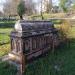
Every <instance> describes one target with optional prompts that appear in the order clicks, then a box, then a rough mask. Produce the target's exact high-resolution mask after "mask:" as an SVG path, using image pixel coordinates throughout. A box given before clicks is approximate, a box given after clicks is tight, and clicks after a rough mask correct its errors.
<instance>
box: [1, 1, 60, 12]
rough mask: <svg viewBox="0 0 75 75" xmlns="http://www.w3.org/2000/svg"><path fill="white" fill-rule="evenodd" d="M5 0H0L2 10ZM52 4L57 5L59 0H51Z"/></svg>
mask: <svg viewBox="0 0 75 75" xmlns="http://www.w3.org/2000/svg"><path fill="white" fill-rule="evenodd" d="M34 1H35V2H36V3H37V2H38V0H34ZM5 2H6V0H0V11H2V12H3V3H5ZM52 2H53V5H58V3H59V0H52Z"/></svg>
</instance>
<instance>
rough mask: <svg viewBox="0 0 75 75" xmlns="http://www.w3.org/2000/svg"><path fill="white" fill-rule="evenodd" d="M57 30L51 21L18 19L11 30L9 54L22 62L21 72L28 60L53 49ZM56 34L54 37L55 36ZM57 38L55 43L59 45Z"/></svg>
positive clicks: (18, 61)
mask: <svg viewBox="0 0 75 75" xmlns="http://www.w3.org/2000/svg"><path fill="white" fill-rule="evenodd" d="M57 32H58V31H57V30H56V29H55V28H54V25H53V23H52V22H50V21H24V20H23V21H18V22H17V23H16V24H15V29H14V30H13V31H12V32H11V35H10V37H11V53H9V56H11V58H12V59H13V60H16V61H17V63H19V64H21V72H22V73H23V71H24V69H25V64H26V61H27V60H30V59H32V58H35V57H37V56H39V55H42V54H45V53H46V52H48V51H49V50H51V48H52V46H53V40H54V38H55V39H56V38H57V36H56V35H57ZM53 36H54V37H53ZM56 42H57V39H56V40H55V45H58V43H56Z"/></svg>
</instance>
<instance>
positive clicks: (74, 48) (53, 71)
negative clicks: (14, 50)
mask: <svg viewBox="0 0 75 75" xmlns="http://www.w3.org/2000/svg"><path fill="white" fill-rule="evenodd" d="M71 36H72V39H71V45H70V48H67V47H66V45H62V47H61V48H59V49H55V53H54V54H53V53H51V52H49V53H48V55H47V56H45V57H41V58H39V59H37V60H35V61H33V62H32V63H30V64H28V65H27V68H26V70H25V74H24V75H75V28H72V33H71ZM0 53H1V52H0ZM2 55H3V54H2ZM4 65H5V66H4ZM15 74H16V69H15V67H13V66H10V65H9V64H8V63H6V62H3V63H0V75H15Z"/></svg>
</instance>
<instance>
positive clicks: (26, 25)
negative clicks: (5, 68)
mask: <svg viewBox="0 0 75 75" xmlns="http://www.w3.org/2000/svg"><path fill="white" fill-rule="evenodd" d="M53 28H54V25H53V23H52V22H51V21H44V20H41V21H25V20H22V21H20V20H19V21H17V22H16V24H15V31H17V32H20V33H22V32H33V31H37V32H38V31H41V30H47V29H53Z"/></svg>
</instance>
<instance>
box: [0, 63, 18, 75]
mask: <svg viewBox="0 0 75 75" xmlns="http://www.w3.org/2000/svg"><path fill="white" fill-rule="evenodd" d="M16 73H17V69H16V67H15V66H14V65H10V64H9V63H8V62H0V75H16Z"/></svg>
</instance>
